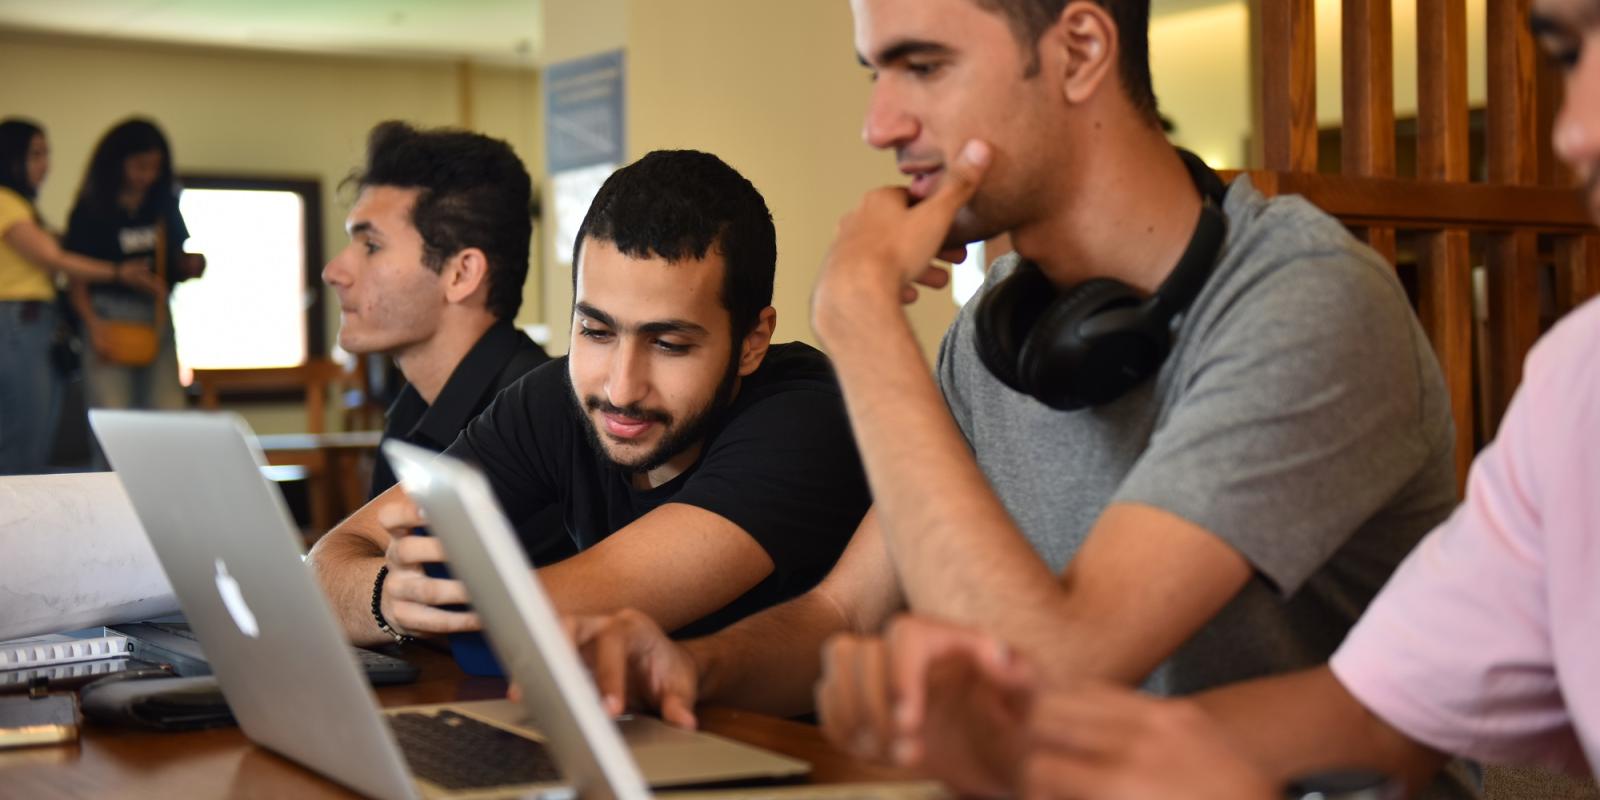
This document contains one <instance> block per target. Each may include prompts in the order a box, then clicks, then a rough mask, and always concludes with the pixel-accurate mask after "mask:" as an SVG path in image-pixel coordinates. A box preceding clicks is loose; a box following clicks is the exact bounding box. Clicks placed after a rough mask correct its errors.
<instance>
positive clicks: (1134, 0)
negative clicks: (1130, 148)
mask: <svg viewBox="0 0 1600 800" xmlns="http://www.w3.org/2000/svg"><path fill="white" fill-rule="evenodd" d="M974 1H975V2H976V3H977V4H978V5H979V6H981V7H983V8H986V9H988V10H990V11H993V12H997V13H999V14H1001V15H1002V16H1004V17H1005V18H1006V22H1008V23H1009V24H1010V25H1011V32H1012V34H1013V35H1014V36H1016V38H1017V42H1018V43H1020V44H1021V45H1022V46H1023V48H1024V49H1025V50H1027V51H1029V53H1030V56H1029V58H1030V60H1029V62H1028V74H1029V75H1034V74H1037V73H1038V71H1039V58H1038V52H1037V50H1036V49H1035V45H1037V44H1038V43H1039V37H1040V36H1043V35H1044V32H1045V31H1046V30H1048V29H1049V28H1050V26H1051V25H1054V24H1055V23H1056V20H1058V19H1060V18H1061V12H1062V11H1063V10H1064V9H1065V8H1066V7H1067V3H1068V2H1070V1H1071V0H974ZM1093 2H1094V3H1095V4H1096V5H1098V6H1100V7H1101V8H1104V9H1105V10H1106V11H1108V12H1110V13H1111V19H1112V20H1113V21H1114V22H1116V24H1117V42H1118V45H1119V52H1120V53H1121V55H1120V57H1119V58H1118V61H1117V74H1118V75H1119V76H1120V77H1121V78H1122V88H1123V90H1124V91H1125V92H1126V93H1127V95H1128V99H1129V100H1130V101H1132V102H1133V106H1134V108H1136V109H1138V110H1139V112H1140V113H1142V114H1144V115H1145V116H1146V117H1147V118H1148V119H1149V121H1150V122H1151V124H1158V122H1157V121H1158V120H1159V119H1160V117H1159V116H1158V115H1157V114H1158V112H1157V109H1156V91H1155V85H1154V83H1153V82H1152V81H1151V79H1150V0H1093Z"/></svg>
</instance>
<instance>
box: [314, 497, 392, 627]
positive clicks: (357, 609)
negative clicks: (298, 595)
mask: <svg viewBox="0 0 1600 800" xmlns="http://www.w3.org/2000/svg"><path fill="white" fill-rule="evenodd" d="M347 524H348V523H347ZM383 564H384V552H383V550H382V549H381V548H379V547H378V546H377V545H376V544H374V543H373V542H372V540H370V539H368V538H366V537H364V536H359V535H356V534H354V533H350V532H348V531H343V530H340V529H339V528H335V529H333V530H332V531H329V532H328V534H327V535H326V536H323V537H322V538H321V539H319V540H317V544H316V546H315V547H313V548H311V557H310V565H311V568H312V570H313V572H314V574H315V575H316V578H317V583H318V584H320V585H321V586H322V592H323V594H324V595H326V596H327V598H328V602H329V603H330V604H332V606H333V613H334V617H335V618H337V619H338V620H339V626H340V627H341V628H343V629H344V632H345V635H346V636H347V637H349V638H350V641H352V642H354V643H355V644H358V645H370V644H382V643H385V642H388V641H390V637H389V635H388V634H386V633H384V632H383V631H382V630H379V629H378V623H377V620H375V619H373V616H372V587H373V583H374V581H375V580H376V579H377V576H378V568H379V567H382V566H383Z"/></svg>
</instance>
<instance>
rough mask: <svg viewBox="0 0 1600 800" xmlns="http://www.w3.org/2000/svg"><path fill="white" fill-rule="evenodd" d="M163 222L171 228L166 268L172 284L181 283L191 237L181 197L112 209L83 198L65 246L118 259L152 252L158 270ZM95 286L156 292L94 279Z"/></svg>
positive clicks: (125, 292)
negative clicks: (186, 244) (185, 245)
mask: <svg viewBox="0 0 1600 800" xmlns="http://www.w3.org/2000/svg"><path fill="white" fill-rule="evenodd" d="M162 226H165V228H166V237H167V247H166V253H165V256H164V260H165V263H164V264H162V265H161V268H162V269H164V270H165V271H166V276H167V285H168V286H169V287H170V286H175V285H177V283H178V281H179V280H182V279H183V277H184V275H183V272H182V269H181V267H180V264H181V263H182V262H181V260H180V259H182V258H183V243H184V242H185V241H187V240H188V238H189V226H187V225H185V224H184V222H183V214H182V213H181V212H179V211H178V198H177V197H176V196H174V197H172V198H170V199H167V198H163V199H162V200H161V201H159V202H152V203H146V204H145V205H144V207H143V208H141V209H139V210H138V211H137V212H134V213H129V212H128V211H127V210H126V209H124V208H122V207H121V206H112V207H110V208H106V207H103V206H101V205H99V204H97V203H90V202H79V203H78V204H77V205H76V206H73V208H72V216H71V217H70V218H69V219H68V221H67V232H66V234H65V235H64V236H62V238H61V246H62V247H63V248H65V249H67V250H71V251H72V252H74V253H81V254H83V255H86V256H88V257H90V258H98V259H101V260H103V261H110V262H112V263H117V262H120V261H125V260H127V259H130V258H143V257H148V258H150V269H151V270H152V271H153V270H155V269H156V268H157V264H156V241H157V238H158V236H157V230H158V229H159V228H161V227H162ZM89 291H90V292H93V293H96V294H98V293H102V292H104V293H109V294H115V295H122V296H125V297H130V298H140V299H143V300H145V301H147V302H148V301H150V295H148V294H145V293H144V292H141V291H139V290H137V289H133V288H130V287H127V286H123V285H121V284H114V283H93V284H90V285H89Z"/></svg>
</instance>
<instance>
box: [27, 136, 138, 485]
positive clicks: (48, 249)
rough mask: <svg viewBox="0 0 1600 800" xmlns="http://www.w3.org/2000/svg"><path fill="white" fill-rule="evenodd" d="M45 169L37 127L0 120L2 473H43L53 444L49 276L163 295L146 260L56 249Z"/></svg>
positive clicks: (46, 155) (45, 148) (46, 154)
mask: <svg viewBox="0 0 1600 800" xmlns="http://www.w3.org/2000/svg"><path fill="white" fill-rule="evenodd" d="M49 169H50V147H49V144H48V143H46V141H45V138H44V131H43V130H42V129H40V128H39V126H38V125H35V124H33V123H31V122H25V121H23V120H19V119H8V120H5V121H3V122H0V475H14V474H22V473H28V472H37V471H38V470H40V469H42V468H43V467H44V466H45V464H46V462H47V461H48V460H49V458H50V445H51V443H52V442H53V441H54V440H55V431H56V417H57V409H56V404H57V388H58V386H59V381H58V379H57V376H56V374H55V370H54V367H53V366H52V364H51V362H50V343H51V341H52V339H53V338H54V336H55V331H56V305H55V296H56V289H55V276H54V273H56V272H62V273H65V274H67V275H71V276H73V277H75V278H81V279H83V280H88V281H96V282H101V283H120V284H122V285H124V286H128V287H131V288H134V289H138V290H139V291H142V292H147V293H149V294H151V295H161V294H164V293H165V291H166V290H165V287H163V286H162V285H161V282H160V281H158V280H156V276H155V274H154V273H152V272H151V271H150V267H149V264H148V262H147V261H146V260H145V259H137V260H129V261H123V262H119V263H113V262H109V261H101V260H99V259H95V258H85V257H83V256H80V255H77V254H75V253H70V252H67V251H66V250H63V249H61V245H60V244H59V243H58V242H57V241H56V238H55V237H54V236H52V235H51V234H50V233H49V232H48V231H46V230H45V229H44V227H43V226H42V225H40V223H39V213H38V211H36V210H35V209H34V207H33V200H34V198H35V197H36V196H37V195H38V193H39V185H40V184H41V183H43V182H44V176H45V173H46V172H47V171H48V170H49Z"/></svg>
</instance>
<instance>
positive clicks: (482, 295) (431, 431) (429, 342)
mask: <svg viewBox="0 0 1600 800" xmlns="http://www.w3.org/2000/svg"><path fill="white" fill-rule="evenodd" d="M351 180H352V181H354V182H355V183H356V184H357V185H358V186H359V187H360V193H359V194H358V195H357V196H356V202H355V205H354V206H352V207H351V209H350V214H349V216H348V217H346V219H345V231H346V232H347V233H348V234H349V236H350V241H349V242H348V243H347V244H346V245H345V246H344V249H342V250H340V251H339V253H338V254H337V255H335V256H334V257H333V260H331V261H329V262H328V264H327V266H325V267H323V269H322V279H323V281H324V282H326V283H327V284H328V285H329V286H330V287H332V288H333V290H334V292H335V293H336V294H337V295H338V296H339V345H340V346H341V347H343V348H344V349H345V350H348V351H350V352H351V353H356V354H358V355H364V354H367V353H384V354H387V355H389V356H390V357H392V358H393V359H394V362H395V365H396V366H398V367H399V368H400V373H401V374H402V375H404V376H405V384H404V385H403V386H401V387H400V391H399V392H398V393H397V394H396V395H395V397H394V399H393V403H392V404H391V405H390V407H389V409H388V412H387V414H385V424H384V430H383V438H384V439H399V440H400V441H403V442H408V443H410V444H414V445H417V446H418V447H425V448H428V449H429V450H433V451H436V452H437V451H440V450H443V449H445V448H446V447H449V446H450V443H451V442H454V441H455V440H456V437H457V436H459V435H460V434H461V430H462V429H463V428H465V427H466V426H467V423H468V422H471V421H472V419H473V418H474V417H476V416H478V415H479V414H480V413H482V412H483V410H484V409H485V408H487V407H488V405H489V402H490V401H491V400H493V399H494V396H495V395H496V394H499V393H500V390H502V389H504V388H506V387H507V386H509V385H511V383H512V382H513V381H515V380H517V379H518V378H520V377H522V376H523V375H525V374H527V373H528V372H529V371H530V370H532V369H533V368H534V367H537V366H539V365H540V364H543V363H545V362H547V361H549V360H550V357H549V356H548V355H546V354H545V352H544V350H543V349H541V348H540V347H539V345H538V344H536V343H535V342H534V341H533V340H532V339H530V338H528V335H527V334H525V333H523V332H522V331H520V330H518V329H517V327H516V326H515V325H514V324H512V321H513V320H514V319H515V318H516V316H517V310H518V309H519V308H521V306H522V284H523V282H524V281H525V280H526V278H527V275H528V239H529V237H531V236H532V235H533V222H532V218H531V216H530V214H529V208H530V205H531V203H532V198H533V181H532V179H530V178H529V177H528V170H527V169H525V168H524V167H523V166H522V160H521V159H519V158H517V155H516V153H514V152H512V150H511V146H510V145H508V144H506V143H505V142H503V141H499V140H497V139H491V138H489V137H487V136H484V135H482V134H478V133H472V132H469V131H459V130H449V129H437V130H418V129H416V128H413V127H411V126H410V125H407V124H405V123H403V122H394V121H391V122H383V123H380V124H378V125H377V126H376V127H374V128H373V129H372V133H371V134H370V135H369V136H368V138H367V159H366V163H365V164H364V165H363V166H362V168H361V170H360V171H359V172H357V173H356V174H355V175H353V176H352V178H351ZM394 484H395V477H394V473H393V472H392V471H391V470H390V469H389V465H388V463H386V462H384V461H383V460H382V459H379V461H378V463H377V465H376V466H375V467H374V469H373V475H372V493H371V496H370V497H377V496H378V495H379V494H382V493H383V492H384V491H385V490H387V489H388V488H389V487H391V486H394ZM370 497H369V499H370Z"/></svg>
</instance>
